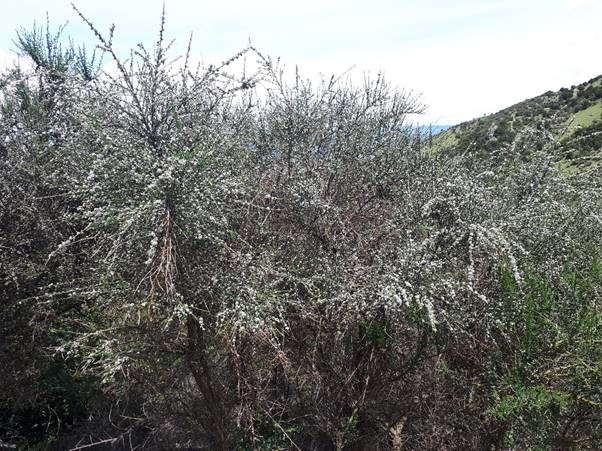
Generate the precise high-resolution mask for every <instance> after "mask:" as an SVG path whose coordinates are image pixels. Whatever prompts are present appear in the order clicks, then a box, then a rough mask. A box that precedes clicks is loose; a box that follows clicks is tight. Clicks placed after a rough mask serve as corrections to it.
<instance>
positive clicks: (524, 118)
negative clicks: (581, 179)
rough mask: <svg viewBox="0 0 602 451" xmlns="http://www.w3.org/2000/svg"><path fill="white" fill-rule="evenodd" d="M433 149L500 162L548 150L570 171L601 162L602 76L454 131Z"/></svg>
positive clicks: (435, 142)
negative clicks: (573, 168)
mask: <svg viewBox="0 0 602 451" xmlns="http://www.w3.org/2000/svg"><path fill="white" fill-rule="evenodd" d="M433 148H434V149H433V150H435V151H437V152H442V151H443V152H451V153H456V154H459V153H470V154H471V155H474V156H476V157H483V158H485V157H486V158H493V160H494V161H496V160H498V159H499V158H502V159H503V158H507V157H509V156H511V155H512V156H516V155H519V156H522V157H524V158H528V157H529V155H530V154H531V153H532V152H533V151H534V150H541V149H543V148H546V150H547V149H549V151H550V153H551V154H552V155H553V158H554V160H555V161H556V162H557V163H558V164H560V165H562V166H564V167H578V166H581V165H591V164H592V163H594V162H600V161H601V160H602V75H600V76H598V77H595V78H593V79H591V80H589V81H587V82H585V83H582V84H580V85H579V86H573V87H571V88H569V89H567V88H562V89H561V90H560V91H557V92H552V91H548V92H546V93H545V94H542V95H540V96H538V97H534V98H532V99H529V100H525V101H523V102H520V103H518V104H516V105H513V106H511V107H509V108H506V109H504V110H501V111H499V112H497V113H494V114H491V115H489V116H484V117H482V118H479V119H474V120H472V121H469V122H465V123H462V124H459V125H457V126H455V127H452V128H450V129H448V130H446V131H445V132H443V133H441V134H440V135H438V136H437V138H436V139H435V140H434V143H433Z"/></svg>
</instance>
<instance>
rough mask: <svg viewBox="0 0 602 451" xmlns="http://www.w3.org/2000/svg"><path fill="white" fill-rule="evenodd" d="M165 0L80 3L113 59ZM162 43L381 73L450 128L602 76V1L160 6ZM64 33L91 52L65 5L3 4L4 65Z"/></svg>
mask: <svg viewBox="0 0 602 451" xmlns="http://www.w3.org/2000/svg"><path fill="white" fill-rule="evenodd" d="M162 3H163V1H162V0H119V1H118V0H76V1H75V4H76V5H77V6H78V7H79V8H80V9H81V10H82V12H84V13H85V14H86V15H88V16H89V17H90V18H91V19H92V20H93V21H94V22H95V23H96V24H97V25H98V26H99V27H100V28H101V29H103V30H106V29H108V27H109V26H110V24H111V23H114V24H115V25H116V35H115V40H116V42H118V43H119V45H120V48H123V49H125V48H129V47H131V46H133V45H135V44H136V43H138V42H144V43H152V42H153V39H154V37H155V35H156V31H157V28H158V18H159V15H160V11H161V5H162ZM165 3H166V9H167V33H168V35H169V36H170V37H173V38H175V39H177V40H178V41H180V42H182V43H184V42H185V41H186V40H187V39H188V35H189V34H190V32H192V33H193V44H194V47H193V51H194V52H195V53H196V54H197V55H199V56H202V58H203V59H204V60H205V61H209V62H211V61H220V60H223V59H225V58H227V57H228V56H230V55H231V54H232V53H234V52H236V51H237V50H239V49H241V48H242V47H244V46H245V45H246V44H247V42H248V41H249V39H251V42H252V43H253V45H254V46H255V47H257V48H258V49H259V50H260V51H262V52H263V53H264V54H267V55H271V56H273V57H281V59H282V61H284V62H285V63H286V64H287V65H288V66H290V67H294V66H295V65H298V66H299V68H300V70H301V71H302V73H303V74H306V75H308V76H311V75H313V74H316V73H318V72H321V73H324V74H330V73H333V72H334V73H341V72H344V71H346V70H347V69H349V68H351V67H354V69H353V72H352V74H354V75H352V76H355V77H357V78H358V79H359V78H361V76H362V73H363V72H364V71H369V72H371V73H376V72H378V71H383V72H384V73H385V74H386V76H387V78H388V79H389V80H390V81H391V83H392V84H394V85H396V86H398V87H400V88H404V89H410V90H413V91H415V92H417V93H421V94H422V100H423V102H424V103H425V104H426V105H427V106H428V111H427V113H426V114H425V115H424V116H423V117H422V118H421V119H420V122H422V123H435V124H437V123H438V124H455V123H458V122H461V121H464V120H468V119H471V118H474V117H479V116H482V115H483V114H488V113H493V112H495V111H497V110H499V109H502V108H504V107H506V106H509V105H511V104H513V103H516V102H518V101H520V100H523V99H525V98H528V97H533V96H536V95H538V94H540V93H542V92H545V91H547V90H550V89H552V90H557V89H559V88H560V87H562V86H570V85H572V84H578V83H580V82H582V81H586V80H588V79H590V78H592V77H594V76H596V75H600V74H602V58H601V55H602V0H414V1H409V0H365V1H353V0H346V1H328V0H305V1H299V0H296V1H285V0H246V1H241V0H236V1H235V0H222V1H203V0H199V1H192V0H165ZM46 12H48V14H49V16H50V20H51V23H53V24H62V23H65V22H69V23H68V26H67V33H68V34H69V35H71V36H73V37H74V38H75V40H76V41H87V42H92V36H91V34H90V32H89V30H87V29H86V27H85V26H84V25H83V24H81V21H80V20H79V18H78V17H77V16H76V15H75V14H74V13H73V11H72V9H71V6H70V1H64V0H19V1H15V0H5V2H4V4H3V11H2V15H1V16H0V64H6V62H7V61H9V60H10V59H11V58H13V55H12V53H11V51H12V50H13V49H14V45H13V42H12V41H13V39H14V37H15V30H16V29H18V28H20V27H30V26H31V25H32V24H33V21H34V20H37V21H38V22H45V20H46Z"/></svg>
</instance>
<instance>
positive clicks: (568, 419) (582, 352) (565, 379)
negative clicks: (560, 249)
mask: <svg viewBox="0 0 602 451" xmlns="http://www.w3.org/2000/svg"><path fill="white" fill-rule="evenodd" d="M502 280H503V281H504V283H503V287H504V291H505V294H506V296H508V298H509V300H510V303H509V304H508V305H507V308H508V309H509V311H508V313H507V314H508V315H509V316H508V317H507V318H505V319H504V324H506V325H508V326H510V327H509V329H508V330H507V331H506V332H505V333H506V334H507V335H506V336H507V339H506V341H505V342H506V344H505V345H504V346H502V348H501V349H500V353H499V354H497V355H494V361H493V364H494V366H495V368H496V369H495V370H494V374H495V378H496V379H497V382H496V388H495V389H494V392H495V393H494V395H493V399H495V400H496V403H495V404H494V406H493V407H492V408H491V409H490V410H489V413H490V414H491V415H493V416H494V417H496V418H497V419H498V420H500V421H502V422H504V423H505V424H507V428H508V430H509V432H508V434H507V439H508V440H509V441H510V442H509V444H510V445H511V446H512V447H521V448H522V447H526V446H528V447H536V448H541V449H550V448H552V447H553V446H554V444H555V443H566V444H567V445H568V444H570V443H572V441H573V440H575V439H576V438H575V437H572V436H571V432H573V433H574V432H578V433H584V432H585V437H588V438H587V439H586V440H585V441H583V439H582V443H583V444H586V443H589V445H593V444H594V443H595V440H596V439H597V438H599V437H600V434H601V432H602V431H601V430H600V424H601V423H600V420H601V419H602V417H601V414H602V410H601V407H602V396H601V395H602V394H601V393H600V391H599V390H598V389H597V388H596V387H599V386H600V383H602V351H601V349H600V346H599V341H600V336H601V333H602V316H601V314H600V311H601V310H600V309H601V307H602V265H601V264H600V260H599V259H597V258H594V259H593V261H592V263H591V265H590V266H589V267H585V268H581V269H577V268H575V267H571V266H567V267H565V268H564V269H563V270H562V272H561V273H560V274H559V275H558V276H555V277H551V276H547V275H546V276H539V275H537V274H533V273H530V274H528V275H527V277H525V280H524V285H523V286H520V287H519V286H518V285H517V284H516V283H515V282H514V281H513V279H512V278H511V277H510V276H509V274H508V273H507V272H504V276H503V278H502ZM584 411H588V412H589V414H585V413H584ZM572 423H574V424H572ZM569 425H570V426H569ZM571 428H573V429H571ZM573 446H574V445H573Z"/></svg>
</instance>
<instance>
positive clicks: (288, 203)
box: [0, 14, 602, 450]
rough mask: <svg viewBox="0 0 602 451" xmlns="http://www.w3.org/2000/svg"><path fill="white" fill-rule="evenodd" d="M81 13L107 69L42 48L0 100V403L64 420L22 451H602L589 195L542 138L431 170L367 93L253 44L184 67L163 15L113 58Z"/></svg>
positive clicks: (395, 103) (595, 231) (501, 134)
mask: <svg viewBox="0 0 602 451" xmlns="http://www.w3.org/2000/svg"><path fill="white" fill-rule="evenodd" d="M80 16H81V18H82V20H84V21H85V22H86V23H87V24H88V25H89V26H90V28H91V30H92V31H93V32H94V33H95V35H96V37H97V38H98V41H99V48H100V49H101V51H102V52H103V53H104V55H105V57H108V58H110V59H112V64H113V66H114V67H115V70H114V71H111V72H102V71H101V72H98V73H94V75H93V76H86V75H85V73H84V72H82V70H81V65H78V64H76V61H77V58H75V57H74V56H73V55H74V54H73V53H72V51H71V50H67V51H65V50H63V48H64V47H63V46H62V45H61V44H60V39H59V36H56V37H54V35H52V34H49V33H48V32H47V33H46V35H45V36H46V38H45V39H46V41H47V42H50V43H51V45H50V47H49V48H48V49H47V50H43V49H42V48H41V47H42V45H43V43H44V40H43V39H42V36H44V35H43V34H41V32H40V31H39V30H38V29H34V31H33V32H31V33H27V32H21V33H20V35H19V36H20V41H19V42H20V45H21V49H22V51H23V52H24V53H26V54H27V55H29V57H30V58H31V59H32V60H33V62H34V63H35V65H34V67H32V68H30V69H29V70H28V69H15V70H13V71H11V72H8V73H6V74H5V75H4V78H3V81H2V83H0V86H1V89H2V94H1V99H2V109H1V111H2V113H1V115H0V122H1V131H2V136H0V142H2V143H3V144H2V146H3V148H2V153H1V154H0V170H1V171H2V176H3V177H2V178H1V179H0V194H1V197H0V202H1V203H0V220H1V221H0V227H1V231H2V233H1V234H0V247H1V249H2V250H3V252H2V254H0V280H1V281H2V287H1V288H0V294H1V295H2V298H3V299H5V300H6V305H5V308H3V310H2V312H1V315H2V316H1V317H0V319H1V321H2V322H1V324H2V334H3V338H5V340H4V341H3V342H2V345H1V348H0V349H1V351H2V361H3V362H8V363H9V364H8V367H7V368H8V370H9V371H7V372H6V373H5V375H3V376H2V377H3V378H4V379H6V381H4V380H3V384H5V385H6V387H9V390H7V391H6V393H4V394H3V395H2V396H3V398H1V400H2V402H3V403H4V404H5V405H8V406H9V409H10V410H11V414H14V413H18V412H19V409H20V407H19V405H20V401H19V400H20V399H27V395H28V394H29V395H31V397H32V399H30V400H29V401H30V402H32V405H38V406H42V405H47V406H52V408H53V409H54V411H57V408H56V405H57V404H56V403H58V405H60V406H63V407H64V409H63V407H61V409H63V410H61V411H60V414H58V415H57V418H60V420H58V421H59V422H63V423H69V425H70V428H69V431H68V433H67V432H66V430H64V429H60V430H59V429H53V428H54V426H55V424H56V421H55V420H54V419H52V420H50V419H47V420H45V423H44V427H46V429H47V430H50V429H53V430H56V431H57V435H56V436H52V437H50V436H49V435H48V436H44V437H43V436H41V434H38V432H35V433H30V434H29V435H28V434H27V433H24V432H20V434H21V436H20V437H18V440H20V442H19V443H20V444H24V446H25V445H31V446H35V445H36V443H37V445H39V446H56V447H58V448H57V449H61V448H69V447H76V446H96V445H94V444H95V443H96V444H97V445H99V446H100V445H104V446H109V445H111V446H113V447H115V448H119V447H120V446H121V447H125V443H126V440H127V443H129V446H130V447H134V446H135V447H138V448H150V449H166V448H174V447H186V448H194V447H197V448H199V447H200V448H203V449H224V450H225V449H235V448H236V447H237V446H238V447H242V448H252V449H337V450H341V449H388V448H393V449H401V447H402V446H405V447H406V448H408V449H493V448H496V449H498V448H499V447H500V446H503V444H504V443H506V444H511V445H509V446H519V447H520V446H523V444H527V445H525V446H531V444H534V443H535V444H538V445H539V444H541V443H544V444H547V445H550V446H552V445H555V444H557V443H560V442H559V441H558V440H561V439H562V440H565V439H566V440H572V441H573V442H574V443H588V444H589V443H594V439H595V438H596V437H597V435H596V434H598V433H599V431H598V430H597V429H596V427H595V423H594V422H593V421H592V419H593V418H596V415H598V416H599V410H597V409H596V408H595V406H596V403H599V400H598V398H597V394H596V393H595V387H596V386H598V385H596V382H597V380H598V377H599V371H598V370H597V369H596V368H599V360H596V359H599V355H598V354H597V351H596V350H595V348H594V346H593V345H594V344H595V343H596V339H595V335H596V334H599V316H597V315H598V314H599V308H600V291H599V265H598V263H596V262H594V264H593V265H592V264H591V258H590V254H591V249H596V248H598V247H599V246H600V244H601V243H600V240H601V238H602V234H601V233H600V232H601V231H602V230H601V222H600V216H599V211H600V201H601V199H600V191H599V189H600V186H599V180H598V179H597V178H596V176H595V174H593V173H592V174H589V175H587V174H585V175H582V176H580V177H578V178H577V177H573V178H572V177H569V176H568V175H563V174H561V173H558V172H557V171H555V169H554V167H553V166H552V161H551V158H550V155H549V154H548V153H547V151H548V150H549V147H547V145H545V144H541V143H542V142H544V143H545V142H547V141H545V140H546V139H548V135H547V134H546V133H545V132H544V131H541V130H539V131H538V130H536V129H530V131H529V132H524V133H523V132H521V133H519V134H514V133H513V132H512V127H513V123H512V122H510V121H499V122H496V123H493V122H491V121H484V122H483V124H485V125H484V127H486V128H487V130H490V131H491V133H490V135H491V136H490V137H489V138H487V140H489V141H492V142H494V141H495V142H497V143H501V144H503V147H502V148H498V147H496V151H497V152H498V157H495V158H492V159H491V160H490V161H488V162H484V161H481V160H477V159H475V158H471V157H470V156H469V155H464V156H462V155H447V154H438V155H433V154H432V152H430V151H429V149H428V148H426V147H425V146H424V145H423V143H422V139H421V138H420V139H418V136H419V135H417V134H416V132H415V131H414V130H412V128H411V127H410V126H409V125H408V124H407V121H406V119H407V117H408V115H409V114H413V113H417V112H420V111H421V106H420V105H419V104H418V102H417V100H416V98H415V97H414V96H413V95H412V94H411V93H408V92H404V91H397V90H395V89H392V88H391V87H390V86H389V85H388V83H387V82H386V81H385V80H384V78H383V77H381V76H377V77H375V78H372V79H370V78H367V79H366V80H365V83H364V84H363V85H360V86H356V85H352V84H351V83H349V82H347V81H346V80H345V79H344V78H335V77H332V78H330V79H323V80H321V81H318V82H311V81H309V80H306V79H304V78H302V76H301V75H299V73H298V72H296V73H295V74H294V75H293V76H290V75H289V74H288V72H287V71H286V70H285V68H283V67H282V66H281V65H280V64H279V63H278V62H277V61H274V60H272V59H270V58H269V57H266V56H264V55H263V54H261V53H260V52H259V51H258V50H256V49H255V48H253V47H248V48H246V49H244V50H243V51H241V52H240V53H237V54H236V55H234V56H233V57H232V58H230V59H228V60H226V62H224V63H223V64H221V65H219V66H213V65H210V66H207V67H204V66H198V67H197V68H194V67H193V66H192V64H191V58H190V50H189V51H188V53H187V54H186V55H185V56H184V58H183V59H182V60H179V61H178V60H175V61H174V60H173V59H171V57H170V53H169V48H170V45H169V44H168V43H167V41H166V40H165V36H164V34H165V32H164V25H165V17H164V15H163V16H162V20H161V27H160V32H159V36H158V40H157V42H156V43H155V44H154V46H152V47H151V48H147V47H145V46H143V45H139V46H138V47H137V48H136V49H135V50H134V51H133V52H132V53H131V54H130V56H129V58H128V59H122V58H120V57H119V55H118V54H117V52H116V51H115V49H114V47H113V29H111V30H110V31H109V33H108V35H105V34H103V33H102V32H101V31H99V30H98V29H97V28H96V27H95V26H94V25H93V24H92V23H91V22H90V21H89V20H88V19H87V18H85V17H84V16H83V15H81V14H80ZM38 61H39V62H38ZM86 61H90V60H89V59H86ZM40 62H41V63H40ZM90 64H91V65H93V64H92V63H90ZM87 67H92V66H87ZM237 71H239V72H237ZM236 73H240V76H236V75H233V74H236ZM540 132H541V133H540ZM542 139H543V141H542ZM489 141H487V142H489ZM459 142H460V143H463V141H462V140H460V141H459ZM464 144H466V143H464ZM464 144H462V145H464ZM539 144H541V145H539ZM507 145H508V146H514V148H516V149H524V150H525V152H526V153H528V156H529V158H518V157H516V154H515V153H514V151H512V152H510V153H508V154H506V155H504V153H503V152H502V150H503V149H505V148H506V146H507ZM531 147H533V148H531ZM538 147H539V148H538ZM514 148H513V149H514ZM494 164H495V171H492V170H489V167H490V166H493V165H494ZM597 180H598V181H597ZM588 265H589V266H588ZM500 268H504V270H503V271H500ZM544 274H548V275H549V277H548V276H543V275H544ZM550 325H553V326H554V327H550ZM30 337H33V338H30ZM25 341H27V343H31V345H28V347H27V348H25V349H22V350H21V352H22V353H23V355H24V356H25V358H24V359H22V360H21V361H18V362H15V361H14V359H13V360H11V359H10V358H9V356H10V355H11V354H12V353H14V352H17V349H18V346H19V344H20V343H23V342H25ZM577 342H578V343H579V346H574V343H577ZM558 343H560V344H558ZM570 343H572V344H573V345H572V346H571V345H570ZM565 365H569V366H570V367H571V368H577V369H579V371H578V372H577V374H578V376H575V377H572V376H571V377H568V376H566V374H565V373H564V368H565ZM596 365H598V366H596ZM546 372H548V373H546ZM44 375H46V376H44ZM83 381H85V383H84V382H83ZM80 382H81V383H80ZM48 384H50V385H48ZM48 387H53V388H52V390H49V389H48ZM24 388H25V389H24ZM581 398H583V399H586V400H589V401H591V403H593V404H591V403H590V404H588V403H587V402H583V401H582V400H581ZM55 401H56V402H55ZM586 404H587V405H586ZM44 408H45V407H40V408H39V410H40V411H43V409H44ZM584 409H585V410H584ZM587 409H589V410H587ZM86 415H87V416H88V418H89V421H88V422H87V423H86V422H85V421H83V418H84V417H85V416H86ZM12 418H16V417H15V415H13V416H12ZM575 418H576V419H577V420H574V419H575ZM2 421H3V422H4V423H10V421H9V420H6V419H4V417H3V419H2ZM11 421H12V420H11ZM575 421H577V423H579V424H580V425H581V426H579V427H576V428H575V427H573V426H567V428H568V429H566V431H568V432H566V433H565V434H564V435H562V436H560V435H558V434H554V433H553V432H555V429H554V428H555V427H557V426H558V425H566V424H569V425H574V424H576V423H575ZM53 422H54V423H53ZM21 426H23V425H21ZM470 426H475V427H474V430H472V431H469V430H468V429H467V428H468V427H470ZM571 428H572V429H571ZM38 429H39V428H38ZM5 430H7V428H4V429H3V435H4V437H3V439H2V440H6V441H15V440H17V438H16V435H15V434H13V435H11V434H10V433H7V432H4V431H5ZM21 430H22V431H24V430H25V429H24V428H22V427H21ZM27 435H28V436H27ZM82 438H84V440H85V441H84V442H82V441H81V440H82ZM555 440H556V441H555ZM82 444H83V445H82ZM174 444H175V446H174ZM592 446H593V445H592Z"/></svg>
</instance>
